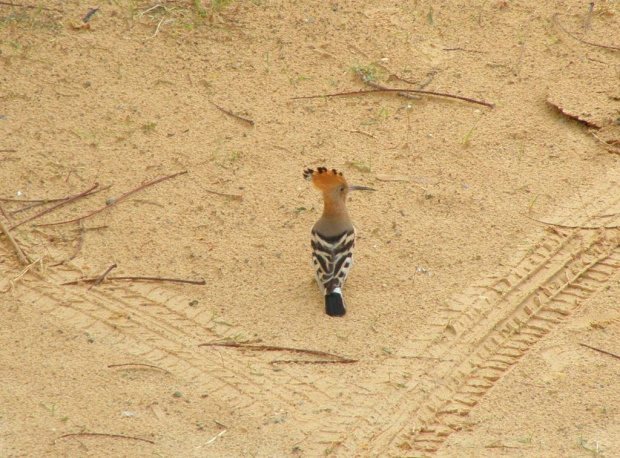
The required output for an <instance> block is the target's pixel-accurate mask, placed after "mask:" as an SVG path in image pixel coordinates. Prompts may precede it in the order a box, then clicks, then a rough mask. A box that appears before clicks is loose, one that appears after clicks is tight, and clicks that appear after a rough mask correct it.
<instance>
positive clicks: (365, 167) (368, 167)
mask: <svg viewBox="0 0 620 458" xmlns="http://www.w3.org/2000/svg"><path fill="white" fill-rule="evenodd" d="M349 164H350V165H351V166H353V167H355V168H356V169H358V170H360V171H362V172H364V173H369V172H371V171H372V163H371V162H370V161H368V162H363V161H351V162H349Z"/></svg>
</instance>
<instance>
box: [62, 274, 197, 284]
mask: <svg viewBox="0 0 620 458" xmlns="http://www.w3.org/2000/svg"><path fill="white" fill-rule="evenodd" d="M98 279H99V277H96V278H84V279H82V280H72V281H68V282H65V283H61V286H65V285H78V284H80V283H94V282H96V281H97V280H98ZM106 280H108V281H112V280H116V281H123V280H124V281H161V282H171V283H187V284H190V285H206V284H207V282H206V281H205V280H186V279H183V278H165V277H134V276H121V277H106Z"/></svg>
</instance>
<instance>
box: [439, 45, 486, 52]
mask: <svg viewBox="0 0 620 458" xmlns="http://www.w3.org/2000/svg"><path fill="white" fill-rule="evenodd" d="M443 51H463V52H473V53H478V54H486V51H478V50H477V49H465V48H461V47H460V46H459V47H456V48H443Z"/></svg>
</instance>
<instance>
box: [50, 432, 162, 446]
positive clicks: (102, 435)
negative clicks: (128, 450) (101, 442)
mask: <svg viewBox="0 0 620 458" xmlns="http://www.w3.org/2000/svg"><path fill="white" fill-rule="evenodd" d="M75 436H96V437H114V438H117V439H131V440H134V441H142V442H148V443H149V444H155V442H153V441H152V440H149V439H142V438H141V437H133V436H123V435H122V434H108V433H71V434H63V435H62V436H60V437H59V439H63V438H65V437H75Z"/></svg>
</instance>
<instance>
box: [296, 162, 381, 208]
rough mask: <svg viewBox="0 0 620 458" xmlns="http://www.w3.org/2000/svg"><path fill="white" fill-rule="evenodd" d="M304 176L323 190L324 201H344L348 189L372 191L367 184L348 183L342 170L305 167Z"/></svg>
mask: <svg viewBox="0 0 620 458" xmlns="http://www.w3.org/2000/svg"><path fill="white" fill-rule="evenodd" d="M304 178H305V179H306V180H308V181H312V184H313V185H314V187H315V188H317V189H319V190H321V191H322V192H323V196H324V197H325V201H326V202H328V201H332V202H346V200H347V194H348V193H349V191H374V189H373V188H369V187H367V186H355V185H349V184H348V183H347V180H346V179H345V178H344V175H343V174H342V172H339V171H337V170H336V169H331V170H328V169H327V168H325V167H318V168H317V169H316V170H315V169H305V170H304Z"/></svg>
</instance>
